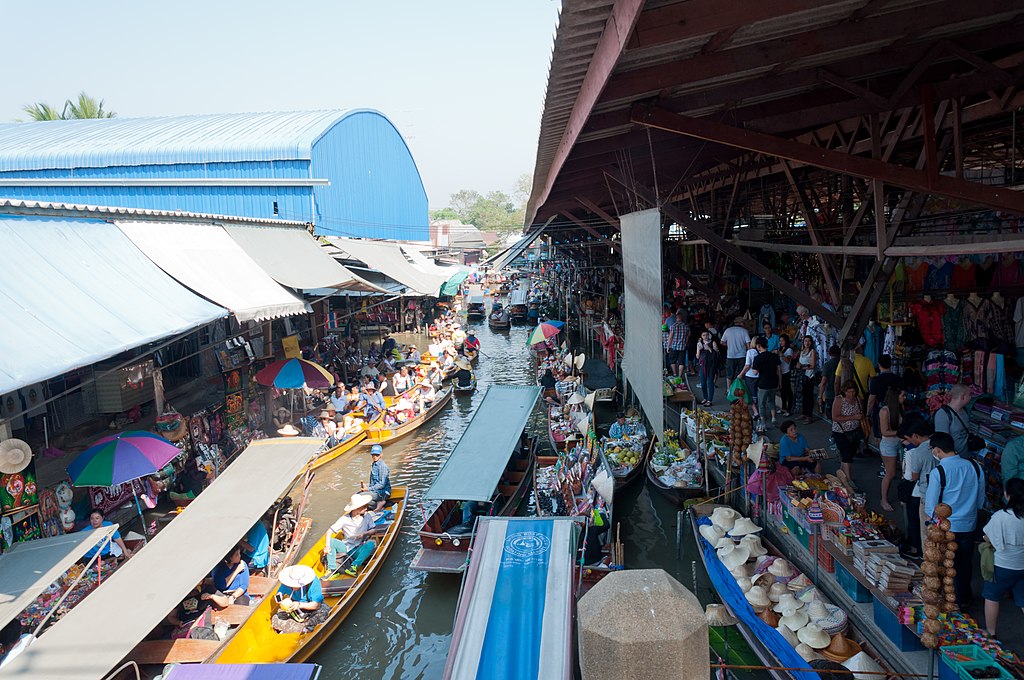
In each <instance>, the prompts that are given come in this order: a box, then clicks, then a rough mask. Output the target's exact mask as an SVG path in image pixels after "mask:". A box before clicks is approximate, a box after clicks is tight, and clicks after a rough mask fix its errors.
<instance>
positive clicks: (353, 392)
mask: <svg viewBox="0 0 1024 680" xmlns="http://www.w3.org/2000/svg"><path fill="white" fill-rule="evenodd" d="M360 408H362V407H361V406H360V405H359V385H353V386H352V389H350V390H349V391H348V393H346V394H345V408H344V409H342V411H341V412H342V413H352V412H353V411H356V410H358V409H360Z"/></svg>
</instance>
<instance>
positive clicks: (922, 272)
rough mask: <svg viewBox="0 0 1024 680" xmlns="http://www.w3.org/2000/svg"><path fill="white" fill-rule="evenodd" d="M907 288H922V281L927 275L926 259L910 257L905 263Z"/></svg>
mask: <svg viewBox="0 0 1024 680" xmlns="http://www.w3.org/2000/svg"><path fill="white" fill-rule="evenodd" d="M906 271H907V290H924V281H925V278H927V276H928V260H925V259H923V258H922V259H917V258H914V259H911V260H910V261H909V262H908V263H907V265H906Z"/></svg>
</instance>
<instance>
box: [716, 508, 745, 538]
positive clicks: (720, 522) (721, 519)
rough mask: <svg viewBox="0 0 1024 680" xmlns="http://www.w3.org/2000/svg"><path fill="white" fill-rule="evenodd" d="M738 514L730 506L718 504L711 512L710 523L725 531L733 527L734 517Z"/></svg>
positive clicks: (738, 514)
mask: <svg viewBox="0 0 1024 680" xmlns="http://www.w3.org/2000/svg"><path fill="white" fill-rule="evenodd" d="M739 516H740V513H738V512H736V511H735V510H733V509H732V508H730V507H728V506H725V505H720V506H718V507H717V508H715V510H714V512H712V513H711V523H712V524H714V525H715V526H716V527H718V528H719V529H721V530H722V532H723V533H725V532H727V531H729V530H730V529H732V528H733V526H734V525H735V524H736V518H737V517H739Z"/></svg>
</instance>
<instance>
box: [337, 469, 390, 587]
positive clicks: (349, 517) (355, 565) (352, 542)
mask: <svg viewBox="0 0 1024 680" xmlns="http://www.w3.org/2000/svg"><path fill="white" fill-rule="evenodd" d="M377 455H379V454H377ZM372 502H373V496H372V495H370V494H369V493H356V494H352V498H351V499H349V502H348V505H346V506H345V514H344V515H342V516H341V517H339V518H338V520H337V521H336V522H335V523H334V524H332V525H331V526H330V528H329V529H328V530H327V535H326V536H325V537H324V561H325V562H326V564H327V569H328V571H329V572H334V571H336V570H337V569H338V568H339V563H338V556H339V555H344V556H345V559H346V560H348V562H349V565H348V567H347V568H346V569H345V575H346V576H355V575H356V574H357V573H358V571H359V568H360V567H362V566H363V565H364V564H366V561H367V560H368V559H370V556H371V555H373V551H374V550H375V549H376V548H377V543H376V542H375V541H374V540H373V539H371V538H370V536H372V535H373V534H374V533H376V527H375V526H374V523H373V518H372V517H371V516H370V514H369V513H368V512H367V509H368V508H369V505H370V503H372ZM338 534H341V535H342V540H338V539H337V538H335V536H337V535H338Z"/></svg>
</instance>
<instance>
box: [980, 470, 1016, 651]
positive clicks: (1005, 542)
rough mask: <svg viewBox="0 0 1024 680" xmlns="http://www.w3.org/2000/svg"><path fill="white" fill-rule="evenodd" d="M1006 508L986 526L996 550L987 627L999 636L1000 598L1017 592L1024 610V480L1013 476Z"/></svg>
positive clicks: (985, 592) (986, 591) (988, 584)
mask: <svg viewBox="0 0 1024 680" xmlns="http://www.w3.org/2000/svg"><path fill="white" fill-rule="evenodd" d="M1003 496H1004V497H1005V498H1006V508H1005V509H1003V510H999V511H997V512H996V513H994V514H993V515H992V519H990V520H989V521H988V524H986V525H985V529H984V530H983V531H984V534H985V540H986V541H988V542H989V543H991V544H992V547H994V548H995V549H996V556H995V563H996V566H995V578H994V580H992V581H985V585H984V586H983V587H982V589H981V595H982V597H984V598H985V628H986V629H988V633H989V635H991V636H993V637H995V635H996V624H997V623H998V622H999V601H1000V600H1002V599H1003V598H1004V597H1006V595H1007V593H1011V592H1012V593H1013V603H1014V604H1015V605H1017V606H1018V607H1020V608H1021V610H1024V479H1016V478H1014V479H1010V480H1007V482H1006V487H1005V489H1004V491H1003Z"/></svg>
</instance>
